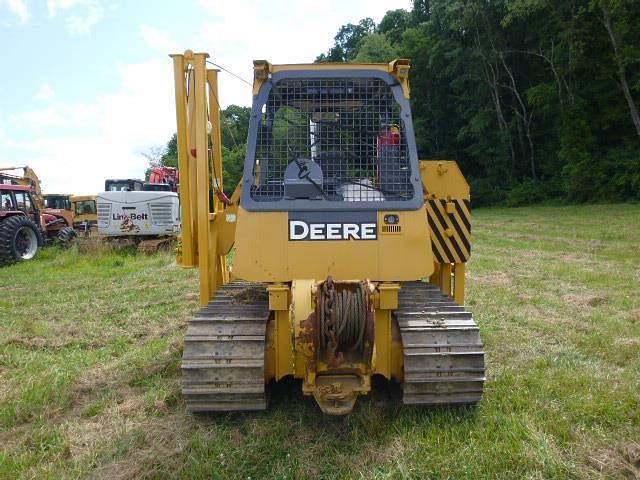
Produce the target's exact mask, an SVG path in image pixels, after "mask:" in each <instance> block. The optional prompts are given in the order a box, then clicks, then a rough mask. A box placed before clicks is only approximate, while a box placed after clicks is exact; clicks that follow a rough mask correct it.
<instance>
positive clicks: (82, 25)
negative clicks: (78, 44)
mask: <svg viewBox="0 0 640 480" xmlns="http://www.w3.org/2000/svg"><path fill="white" fill-rule="evenodd" d="M47 9H48V10H49V17H51V18H53V17H55V16H57V15H58V13H59V12H65V11H68V12H69V13H68V15H67V17H66V26H67V32H68V33H69V35H71V36H74V37H78V36H81V35H86V34H88V33H90V32H91V29H92V28H93V26H94V25H96V24H97V23H98V22H99V21H100V20H102V18H103V17H104V9H103V8H102V6H101V5H100V3H98V1H97V0H47Z"/></svg>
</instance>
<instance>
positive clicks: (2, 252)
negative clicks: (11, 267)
mask: <svg viewBox="0 0 640 480" xmlns="http://www.w3.org/2000/svg"><path fill="white" fill-rule="evenodd" d="M43 242H44V240H43V238H42V234H41V233H40V230H39V229H38V226H37V225H36V224H35V223H34V222H33V221H32V220H31V219H30V218H29V217H25V216H23V215H16V216H13V217H9V218H7V219H5V220H3V221H2V222H0V263H15V262H18V261H21V260H31V259H32V258H33V257H35V256H36V254H37V253H38V249H39V248H40V247H41V246H42V244H43Z"/></svg>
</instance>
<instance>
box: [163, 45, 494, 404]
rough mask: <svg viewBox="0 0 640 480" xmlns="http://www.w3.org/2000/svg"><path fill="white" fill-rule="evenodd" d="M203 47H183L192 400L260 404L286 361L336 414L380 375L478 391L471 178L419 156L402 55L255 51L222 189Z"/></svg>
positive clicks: (415, 389)
mask: <svg viewBox="0 0 640 480" xmlns="http://www.w3.org/2000/svg"><path fill="white" fill-rule="evenodd" d="M207 57H208V55H207V54H205V53H193V52H192V51H186V52H185V53H184V54H177V55H172V58H173V63H174V73H175V84H176V113H177V125H178V150H179V168H180V176H181V180H182V181H181V185H180V198H181V209H182V217H181V218H182V238H181V252H180V256H179V262H180V264H181V265H182V266H183V267H198V268H199V282H200V304H201V307H202V308H201V309H200V310H199V312H198V313H196V314H195V316H194V317H193V318H192V319H191V321H190V322H189V326H188V329H187V333H186V338H185V342H184V353H183V358H182V374H183V386H182V392H183V395H184V397H185V399H186V405H187V408H188V409H189V410H191V411H194V412H202V411H234V410H261V409H265V408H266V407H267V397H268V395H267V392H268V387H269V384H271V383H272V382H277V381H279V380H281V379H283V378H285V377H294V378H296V379H301V380H302V382H301V384H302V391H303V393H304V394H305V395H309V396H313V397H314V398H315V400H316V401H317V403H318V405H319V406H320V408H321V410H322V411H323V412H325V413H327V414H331V415H344V414H347V413H349V412H350V411H351V410H352V408H353V407H354V404H355V402H356V400H357V397H358V396H360V395H367V394H368V393H369V392H370V391H371V388H372V378H373V377H374V376H380V377H382V378H385V379H387V380H389V381H395V382H397V383H398V384H399V385H400V387H401V388H402V399H403V402H404V403H405V404H417V405H442V404H476V403H477V402H479V401H480V399H481V397H482V392H483V384H484V379H485V378H484V376H485V364H484V350H483V345H482V341H481V339H480V334H479V330H478V326H477V325H476V323H475V322H474V320H473V317H472V315H471V313H470V312H469V311H468V310H467V309H466V308H465V307H464V306H463V301H464V287H465V264H466V262H467V260H468V259H469V255H470V250H471V215H470V205H469V199H470V195H469V187H468V185H467V183H466V181H465V179H464V177H463V176H462V174H461V172H460V170H459V169H458V166H457V164H456V163H455V162H453V161H437V160H436V161H420V160H419V159H418V154H417V149H416V142H415V136H414V128H413V123H412V117H411V110H410V104H409V99H410V88H409V69H410V64H409V61H408V60H396V61H393V62H391V63H389V64H309V65H274V64H270V63H269V62H267V61H255V62H254V78H253V104H252V113H251V124H250V131H249V135H248V144H247V153H246V159H245V165H244V173H243V178H242V180H241V182H240V184H239V185H238V186H237V188H236V189H235V192H234V193H233V195H232V196H231V197H230V198H228V197H227V196H226V195H225V194H224V193H223V185H224V183H223V180H224V179H223V168H222V158H221V130H220V128H221V127H220V113H219V104H218V98H219V96H218V71H217V70H215V69H208V68H207V63H206V59H207ZM232 250H233V252H234V253H233V261H232V265H229V262H228V258H230V255H229V253H230V252H232Z"/></svg>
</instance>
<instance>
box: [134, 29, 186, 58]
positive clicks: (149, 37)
mask: <svg viewBox="0 0 640 480" xmlns="http://www.w3.org/2000/svg"><path fill="white" fill-rule="evenodd" d="M140 36H141V37H142V39H143V40H144V42H145V43H146V44H147V45H149V46H150V47H151V48H153V49H154V50H157V51H158V52H160V53H164V54H169V53H177V52H179V51H180V47H179V45H178V43H177V42H175V41H174V40H173V39H172V38H170V37H169V36H168V35H166V34H165V33H163V32H161V31H160V30H158V29H157V28H153V27H149V26H148V25H140Z"/></svg>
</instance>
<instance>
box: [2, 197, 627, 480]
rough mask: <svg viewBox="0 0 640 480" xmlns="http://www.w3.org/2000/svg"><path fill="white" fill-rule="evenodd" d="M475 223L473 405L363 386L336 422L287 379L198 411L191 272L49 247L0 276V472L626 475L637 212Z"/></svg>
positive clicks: (163, 261) (590, 210) (496, 213)
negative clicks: (476, 387)
mask: <svg viewBox="0 0 640 480" xmlns="http://www.w3.org/2000/svg"><path fill="white" fill-rule="evenodd" d="M474 221H475V223H474V252H473V259H472V261H471V262H470V264H469V276H468V292H467V303H468V304H469V305H470V307H471V308H472V310H473V311H474V314H475V316H476V319H477V321H478V323H479V325H480V328H481V331H482V336H483V340H484V342H485V345H486V350H487V364H488V373H487V377H488V380H487V385H486V394H485V397H484V399H483V401H482V402H481V404H480V406H479V407H477V408H476V409H465V408H449V409H426V408H412V407H403V406H401V405H398V404H397V403H394V402H391V401H389V400H388V399H385V398H384V396H381V395H377V396H376V397H374V398H362V399H360V400H359V401H358V404H357V406H356V409H355V411H354V412H353V413H352V414H351V415H350V416H349V417H348V418H346V419H344V420H335V419H331V418H326V417H323V416H322V415H321V413H320V412H319V410H318V408H317V407H316V406H315V404H314V402H313V401H312V400H311V399H309V398H306V397H303V396H302V394H301V393H300V385H299V383H296V382H287V383H285V384H283V385H280V386H278V387H277V388H275V389H274V391H273V396H272V402H271V406H270V409H269V410H268V411H267V412H262V413H257V414H225V415H207V416H194V415H191V414H188V413H185V411H184V403H183V400H182V398H181V396H180V373H179V362H180V355H181V349H182V336H183V334H184V330H185V327H186V323H187V321H188V318H189V316H190V315H191V314H192V313H193V312H194V311H195V309H196V308H197V272H196V271H194V270H183V269H179V268H176V267H175V265H174V262H173V259H172V258H171V257H170V256H168V255H162V254H161V255H157V256H151V257H143V256H135V255H131V254H127V253H121V254H118V253H105V252H102V253H100V252H97V253H92V254H80V253H78V252H76V251H74V250H71V251H60V250H55V249H47V250H44V251H42V252H41V253H40V254H39V256H38V258H37V260H35V261H32V262H28V263H22V264H19V265H15V266H12V267H8V268H3V269H0V289H1V292H2V294H1V296H0V478H5V477H6V478H61V477H89V476H90V477H98V478H140V477H147V478H167V477H168V478H172V477H173V478H175V477H180V478H243V479H247V478H251V479H257V478H314V479H315V478H367V479H368V478H385V479H387V478H392V479H393V478H437V479H447V478H451V479H458V478H505V479H507V478H509V479H510V478H530V479H538V478H540V479H542V478H561V479H564V478H638V477H639V476H640V253H639V249H638V245H639V244H640V206H638V205H599V206H576V207H557V206H548V207H535V208H521V209H488V210H478V211H476V212H475V217H474Z"/></svg>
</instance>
